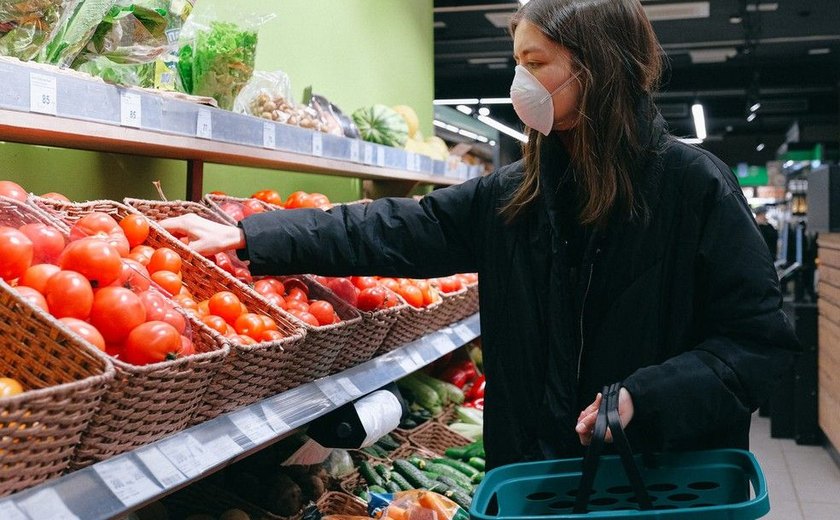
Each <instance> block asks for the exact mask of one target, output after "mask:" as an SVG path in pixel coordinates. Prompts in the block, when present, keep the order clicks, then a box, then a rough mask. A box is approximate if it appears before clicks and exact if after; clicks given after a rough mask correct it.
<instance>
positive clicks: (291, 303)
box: [285, 299, 309, 312]
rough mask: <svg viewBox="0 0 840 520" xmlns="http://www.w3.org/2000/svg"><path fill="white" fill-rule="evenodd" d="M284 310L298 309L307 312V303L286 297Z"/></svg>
mask: <svg viewBox="0 0 840 520" xmlns="http://www.w3.org/2000/svg"><path fill="white" fill-rule="evenodd" d="M285 308H286V310H288V311H292V310H295V311H300V312H309V304H308V303H306V302H302V301H300V300H293V299H288V300H286V307H285Z"/></svg>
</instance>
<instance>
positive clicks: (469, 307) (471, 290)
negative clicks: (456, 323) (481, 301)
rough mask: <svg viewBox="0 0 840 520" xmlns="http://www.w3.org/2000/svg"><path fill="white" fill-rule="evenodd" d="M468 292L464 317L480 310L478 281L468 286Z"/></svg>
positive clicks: (465, 299)
mask: <svg viewBox="0 0 840 520" xmlns="http://www.w3.org/2000/svg"><path fill="white" fill-rule="evenodd" d="M466 289H467V294H466V296H465V298H464V317H465V318H466V317H467V316H472V315H473V314H475V313H476V312H478V282H476V283H471V284H469V285H467V286H466Z"/></svg>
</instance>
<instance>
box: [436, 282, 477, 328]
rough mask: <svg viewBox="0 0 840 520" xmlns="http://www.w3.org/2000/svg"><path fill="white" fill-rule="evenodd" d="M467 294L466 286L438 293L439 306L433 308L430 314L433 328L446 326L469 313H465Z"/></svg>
mask: <svg viewBox="0 0 840 520" xmlns="http://www.w3.org/2000/svg"><path fill="white" fill-rule="evenodd" d="M467 294H468V292H467V289H466V288H462V289H461V290H460V291H455V292H451V293H444V292H441V293H440V296H441V303H440V306H438V307H437V308H436V309H435V311H434V312H433V315H432V325H433V327H434V330H440V329H442V328H444V327H448V326H449V325H451V324H453V323H455V322H456V321H460V320H462V319H464V318H466V317H467V316H469V315H470V314H468V313H467V310H468V306H467Z"/></svg>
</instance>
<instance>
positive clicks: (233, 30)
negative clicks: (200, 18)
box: [179, 22, 257, 110]
mask: <svg viewBox="0 0 840 520" xmlns="http://www.w3.org/2000/svg"><path fill="white" fill-rule="evenodd" d="M256 54H257V32H256V31H249V30H243V29H240V28H239V26H237V25H236V24H234V23H230V22H211V23H210V28H209V30H206V29H205V30H199V31H198V32H197V33H196V38H195V47H194V48H190V46H189V45H185V46H184V47H182V48H181V53H180V65H179V68H180V69H181V76H182V79H183V78H184V76H185V72H187V71H188V70H189V69H190V68H191V69H192V70H191V74H190V76H191V78H192V82H191V93H192V94H195V95H197V96H210V97H213V98H215V99H216V101H218V102H219V106H220V107H221V108H224V109H227V110H230V109H232V108H233V102H234V100H235V99H236V96H237V94H239V91H240V90H242V87H244V86H245V84H246V83H248V80H249V79H251V76H252V75H253V73H254V60H255V58H256ZM190 56H191V57H192V60H191V63H190V64H189V65H188V64H187V63H185V61H186V60H189V58H190ZM184 84H185V86H186V85H190V83H189V82H188V81H186V80H185V81H184Z"/></svg>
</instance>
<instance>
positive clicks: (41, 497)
mask: <svg viewBox="0 0 840 520" xmlns="http://www.w3.org/2000/svg"><path fill="white" fill-rule="evenodd" d="M18 505H19V506H20V508H21V509H23V511H24V512H25V513H26V514H27V515H29V516H30V517H31V518H49V519H50V520H79V517H78V516H76V515H74V514H73V513H72V512H71V511H70V510H69V509H67V506H66V505H64V501H62V500H61V497H60V496H58V493H56V491H55V490H54V489H51V488H47V489H44V490H42V491H39V492H37V493H35V494H34V495H31V496H29V497H26V498H25V499H23V500H21V501H19V502H18Z"/></svg>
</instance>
